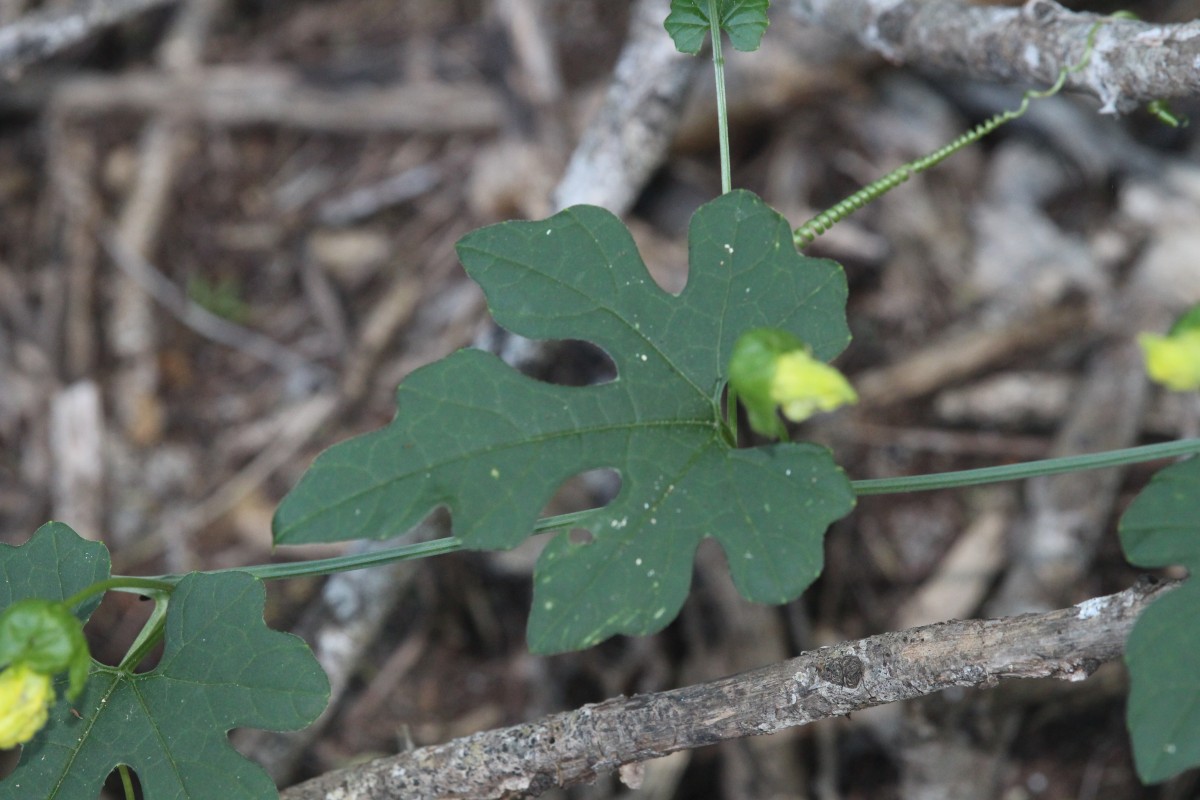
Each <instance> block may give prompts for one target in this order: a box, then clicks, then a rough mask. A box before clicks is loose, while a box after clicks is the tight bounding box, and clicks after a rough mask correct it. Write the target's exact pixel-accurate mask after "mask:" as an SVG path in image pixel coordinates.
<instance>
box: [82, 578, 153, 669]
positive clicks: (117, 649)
mask: <svg viewBox="0 0 1200 800" xmlns="http://www.w3.org/2000/svg"><path fill="white" fill-rule="evenodd" d="M153 611H154V601H153V600H150V599H148V598H145V599H144V598H142V597H141V596H140V595H136V594H130V593H128V592H107V593H106V594H105V595H104V599H103V600H101V602H100V605H99V606H98V607H97V608H96V611H95V612H94V613H93V614H92V617H91V619H89V620H88V623H87V625H85V626H84V629H83V633H84V635H85V636H86V637H87V640H88V649H89V650H91V652H92V658H94V659H96V660H97V661H99V662H100V663H101V664H107V665H108V666H110V667H115V666H117V665H118V664H119V663H120V662H121V659H122V658H124V657H125V653H126V652H128V650H129V647H130V646H131V645H132V644H133V642H134V640H135V639H136V638H137V636H138V633H140V632H141V630H142V626H144V625H145V624H146V621H147V620H148V619H150V614H151V612H153ZM161 657H162V643H161V642H159V644H158V645H157V646H156V647H155V648H154V649H153V650H152V651H151V652H150V654H149V656H147V657H146V658H144V659H143V660H142V663H141V664H139V665H137V669H136V670H135V671H136V672H147V671H149V670H151V669H153V668H154V666H155V665H156V664H158V660H159V658H161Z"/></svg>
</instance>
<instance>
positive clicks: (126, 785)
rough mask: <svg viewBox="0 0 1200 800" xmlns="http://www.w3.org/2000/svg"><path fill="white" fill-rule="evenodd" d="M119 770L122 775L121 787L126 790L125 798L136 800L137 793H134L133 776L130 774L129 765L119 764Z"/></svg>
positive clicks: (126, 799)
mask: <svg viewBox="0 0 1200 800" xmlns="http://www.w3.org/2000/svg"><path fill="white" fill-rule="evenodd" d="M117 772H118V773H119V774H120V775H121V788H122V789H123V790H124V791H125V800H136V798H137V795H135V794H134V793H133V777H132V776H130V774H129V767H128V766H126V765H125V764H117Z"/></svg>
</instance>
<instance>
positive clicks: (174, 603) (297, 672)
mask: <svg viewBox="0 0 1200 800" xmlns="http://www.w3.org/2000/svg"><path fill="white" fill-rule="evenodd" d="M97 547H98V548H99V549H100V550H103V551H104V553H103V555H101V553H100V552H99V551H98V550H97V549H96V548H97ZM101 564H102V565H103V569H102V570H101V569H100V568H99V567H100V565H101ZM29 568H33V570H34V572H35V575H36V577H35V578H34V579H32V580H30V581H25V582H22V583H21V584H20V585H19V586H18V588H17V589H16V591H12V587H11V586H9V587H6V588H7V589H8V590H9V591H8V592H7V598H6V602H12V601H15V600H20V599H24V598H25V597H30V596H32V597H47V598H50V597H54V598H57V599H61V598H62V597H66V596H69V594H71V593H73V591H77V590H78V589H82V588H84V587H85V586H87V585H89V584H91V583H92V582H94V581H96V580H103V579H105V578H107V577H108V555H107V551H106V550H105V549H104V547H103V545H97V544H95V543H92V542H85V541H84V540H83V539H81V538H79V537H78V536H77V535H76V534H75V533H74V532H73V531H71V530H70V529H69V528H67V526H65V525H61V524H58V523H53V527H51V526H43V527H42V528H41V529H39V531H38V533H36V534H35V535H34V537H33V539H31V540H30V541H29V543H27V544H26V545H24V546H22V547H17V548H5V549H0V571H2V572H3V574H5V575H14V574H18V573H21V572H24V571H26V570H27V569H29ZM61 576H66V577H65V578H64V577H61ZM68 586H69V587H70V590H68V589H67V587H68ZM264 599H265V593H264V590H263V585H262V582H261V581H259V580H257V579H255V578H254V577H252V576H250V575H247V574H245V573H239V572H229V573H210V574H202V573H194V574H192V575H188V576H187V577H185V578H183V579H182V580H181V581H180V582H179V584H178V586H177V587H176V589H175V591H174V592H173V593H172V595H171V600H170V606H169V608H168V610H167V618H166V631H165V642H166V645H165V649H164V653H163V657H162V660H161V661H160V663H159V664H158V666H157V667H156V668H155V669H153V670H151V671H150V672H146V673H142V674H131V673H128V672H124V671H121V670H118V669H114V668H112V667H107V666H104V665H102V664H99V663H97V662H94V661H93V662H92V667H91V672H90V675H89V677H88V681H87V684H86V686H85V688H84V690H83V693H82V694H81V695H79V696H78V697H77V698H75V700H74V701H68V700H66V699H65V698H63V699H60V700H59V701H58V702H57V703H56V704H55V705H54V706H53V707H52V708H51V709H50V718H49V722H48V723H47V724H46V727H45V728H43V729H42V730H41V732H39V733H38V735H37V736H35V737H34V739H33V740H32V741H31V742H29V743H28V744H26V745H24V746H23V747H22V752H21V760H20V762H19V763H18V765H17V767H16V769H15V770H14V772H13V773H12V774H11V775H10V776H8V777H7V778H6V779H5V780H3V781H0V800H25V798H30V797H38V798H46V800H78V798H91V797H96V796H98V795H99V794H100V791H101V787H102V786H103V784H104V781H105V778H107V776H108V775H109V773H111V772H112V770H113V769H114V768H116V766H117V765H118V764H126V765H129V766H130V767H131V768H132V769H133V770H134V771H135V772H136V773H137V775H138V779H139V780H140V781H141V784H142V788H143V791H144V792H145V796H146V797H148V798H150V799H151V800H160V798H176V799H177V800H185V799H186V800H226V798H232V799H233V800H267V799H268V798H274V797H277V796H278V792H277V791H276V788H275V784H274V783H273V782H272V780H271V778H270V777H269V776H268V775H267V774H266V772H264V771H263V770H262V768H260V767H259V766H257V765H256V764H253V763H252V762H250V761H247V760H246V759H245V758H243V757H242V756H241V755H239V754H238V753H237V752H236V751H235V750H234V749H233V748H232V747H231V746H230V744H229V740H228V737H227V733H228V731H229V730H230V729H232V728H235V727H258V728H267V729H271V730H291V729H295V728H300V727H303V726H304V725H307V724H309V723H310V722H312V721H313V720H314V719H316V717H317V715H318V714H320V713H321V710H322V709H323V708H324V706H325V703H326V701H327V699H328V696H329V684H328V681H327V679H326V678H325V674H324V673H323V672H322V671H321V668H320V666H319V665H318V664H317V662H316V659H314V658H313V656H312V653H311V652H310V651H309V650H308V647H307V646H306V645H305V644H304V642H303V641H301V640H300V639H299V638H297V637H295V636H292V635H290V634H286V633H280V632H277V631H272V630H270V629H269V628H267V626H266V624H265V623H264V622H263V618H262V614H263V603H264ZM64 684H65V681H59V682H58V690H59V691H58V693H59V695H60V697H61V695H62V689H63V688H64ZM77 715H78V716H77Z"/></svg>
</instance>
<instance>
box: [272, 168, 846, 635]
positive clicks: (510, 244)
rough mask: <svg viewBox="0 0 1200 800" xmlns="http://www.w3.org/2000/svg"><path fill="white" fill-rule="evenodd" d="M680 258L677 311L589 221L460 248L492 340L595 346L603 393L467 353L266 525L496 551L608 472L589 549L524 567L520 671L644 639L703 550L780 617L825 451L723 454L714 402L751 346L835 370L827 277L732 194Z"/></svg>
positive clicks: (347, 445)
mask: <svg viewBox="0 0 1200 800" xmlns="http://www.w3.org/2000/svg"><path fill="white" fill-rule="evenodd" d="M689 251H690V258H689V260H690V273H689V279H688V284H687V287H686V288H685V289H684V291H683V292H682V293H681V294H680V295H679V296H674V295H671V294H669V293H668V292H665V291H663V290H662V289H661V288H660V287H659V286H658V285H657V284H655V282H654V280H653V279H652V278H651V277H650V275H649V273H648V272H647V271H646V267H645V265H644V264H643V263H642V261H641V259H640V257H639V256H638V253H637V249H636V247H635V246H634V242H633V238H632V237H631V236H630V234H629V231H628V230H627V229H626V228H625V226H624V225H623V224H622V223H621V222H620V220H618V219H617V218H616V217H614V216H613V215H612V214H610V213H609V212H607V211H604V210H602V209H599V208H594V207H588V206H579V207H575V208H571V209H568V210H566V211H564V212H562V213H560V214H557V215H556V216H554V217H552V218H550V219H548V220H545V221H542V222H509V223H502V224H499V225H493V226H491V227H488V228H484V229H482V230H479V231H476V232H474V233H472V234H469V235H468V236H466V237H464V238H463V239H462V241H461V242H460V243H459V246H458V252H459V256H460V258H461V259H462V262H463V265H464V266H465V267H466V269H467V272H468V273H469V274H470V275H471V277H472V278H474V279H475V280H476V281H477V282H478V283H479V284H480V285H481V286H482V287H483V290H484V292H485V293H486V295H487V298H488V303H489V306H490V308H491V310H492V313H493V315H494V316H495V318H496V321H497V322H498V323H499V324H501V325H503V326H505V327H507V328H508V329H510V330H512V331H514V332H516V333H519V334H522V335H524V336H529V337H534V338H540V339H552V338H572V339H584V340H587V341H590V342H593V343H595V344H597V345H599V346H600V347H602V348H603V349H604V350H605V351H606V352H607V353H608V354H609V355H610V356H611V357H612V359H613V361H614V362H615V363H616V365H617V371H618V377H617V379H616V380H613V381H611V382H609V383H606V384H603V385H599V386H588V387H565V386H553V385H549V384H545V383H541V382H538V381H535V380H533V379H530V378H527V377H525V376H523V375H521V374H519V373H517V372H515V371H514V370H512V369H510V368H509V367H507V366H506V365H504V364H503V363H502V362H501V361H500V360H499V359H497V358H495V357H494V356H491V355H489V354H487V353H483V352H479V351H473V350H464V351H460V352H458V353H455V354H454V355H452V356H450V357H449V358H446V359H443V360H442V361H440V362H438V363H435V364H432V365H430V366H428V367H425V368H423V369H421V370H418V371H416V372H414V373H413V374H412V375H411V376H409V377H408V378H407V379H406V380H405V381H404V382H403V383H402V384H401V385H400V387H399V389H398V390H397V403H398V406H399V412H398V414H397V416H396V418H395V419H394V420H393V422H392V423H391V424H390V425H389V426H388V427H387V428H385V429H383V430H381V431H376V432H374V433H370V434H367V435H365V436H362V437H359V438H356V439H352V440H350V441H348V442H344V443H342V444H340V445H337V446H335V447H333V448H331V449H330V450H328V451H327V452H325V453H323V454H322V455H321V456H319V457H318V458H317V460H316V462H315V463H314V464H313V466H312V468H311V469H310V470H309V471H308V472H307V473H306V474H305V476H304V477H303V479H302V480H301V481H300V483H299V485H298V486H297V487H296V488H295V489H294V490H293V491H292V492H291V494H289V495H288V496H287V497H286V498H285V499H284V501H283V503H282V504H281V505H280V507H279V509H278V511H277V513H276V517H275V541H276V542H277V543H279V544H294V543H302V542H323V541H336V540H345V539H356V538H376V539H384V538H388V537H392V536H396V535H399V534H401V533H404V532H405V531H406V530H408V529H409V528H411V527H412V526H413V525H415V524H417V523H418V522H420V520H421V519H422V518H423V517H425V516H426V515H427V514H428V513H429V512H430V510H431V509H433V508H435V507H437V506H446V507H448V508H449V509H450V512H451V515H452V519H453V527H454V533H455V534H456V535H457V536H459V537H460V538H461V539H462V540H463V541H464V542H465V543H466V545H467V546H469V547H474V548H507V547H512V546H515V545H516V544H518V543H520V542H521V541H523V540H524V539H525V538H526V537H527V536H528V535H529V533H530V531H531V530H532V529H533V525H534V523H535V521H536V519H537V517H538V514H539V512H540V511H541V509H542V508H543V507H544V506H545V504H546V503H547V501H549V500H550V498H551V496H552V495H553V494H554V493H555V491H556V490H557V488H558V487H559V486H560V485H561V484H562V482H563V481H564V480H565V479H567V478H569V477H571V476H573V475H576V474H578V473H580V472H583V471H585V470H589V469H594V468H601V467H609V468H613V469H615V470H617V471H618V472H619V473H620V475H621V491H620V493H619V494H618V496H617V497H616V498H615V499H614V500H613V501H612V503H610V504H609V505H608V506H606V507H605V508H604V509H603V510H601V511H600V512H598V513H597V514H596V515H595V516H593V517H590V518H589V521H588V523H587V524H586V527H587V529H588V530H589V531H590V532H591V534H592V539H591V541H588V542H572V541H571V540H570V538H569V537H567V536H565V535H562V536H559V537H558V538H557V539H555V540H554V541H553V542H551V543H550V544H549V546H548V547H547V548H546V550H545V551H544V553H543V555H542V557H541V559H540V561H539V563H538V567H537V573H536V576H535V592H534V604H533V612H532V614H531V617H530V623H529V643H530V646H531V647H532V648H533V649H534V650H535V651H539V652H554V651H561V650H567V649H574V648H580V647H586V646H589V645H592V644H595V643H596V642H598V641H600V640H601V639H603V638H605V637H607V636H610V635H612V634H615V633H628V634H645V633H650V632H653V631H656V630H658V629H660V628H662V627H663V626H664V625H666V624H667V623H668V622H670V621H671V619H673V618H674V616H675V615H676V613H677V611H678V609H679V606H680V605H681V603H682V602H683V598H684V596H685V595H686V593H687V588H688V585H689V583H690V579H691V572H692V560H693V552H694V550H695V548H696V545H697V544H698V542H699V541H700V540H701V539H702V538H703V537H705V536H713V537H715V538H716V539H717V540H718V541H719V542H720V543H721V544H722V545H723V547H724V549H725V552H726V554H727V555H728V558H729V564H730V568H731V571H732V574H733V579H734V582H735V583H736V584H737V587H738V588H739V590H740V591H741V592H742V594H743V595H745V596H746V597H747V598H750V599H752V600H756V601H760V602H772V603H779V602H784V601H787V600H790V599H792V598H794V597H796V596H797V595H798V594H799V593H800V592H801V591H803V589H804V588H805V587H806V586H808V585H809V583H811V582H812V581H813V580H814V579H815V578H816V576H817V575H818V574H819V572H820V568H821V563H822V555H823V544H822V540H823V534H824V531H825V529H826V527H827V526H828V525H829V523H830V522H831V521H832V520H834V519H837V518H838V517H841V516H842V515H844V514H845V513H847V512H848V511H849V509H850V508H851V507H852V505H853V503H854V496H853V492H852V491H851V489H850V486H849V482H848V481H847V480H846V477H845V475H844V474H843V473H842V471H841V470H840V469H839V468H838V467H837V466H836V465H835V464H834V463H833V461H832V459H831V458H830V456H829V454H828V452H827V451H825V450H824V449H822V448H819V447H816V446H813V445H807V444H783V445H776V446H772V447H765V448H757V449H753V450H737V449H735V448H733V447H731V446H730V444H729V443H728V442H727V441H726V438H725V436H724V435H723V425H722V421H721V415H720V413H719V409H718V403H719V395H720V391H721V387H722V385H723V382H724V379H725V376H724V371H725V365H726V364H727V362H728V358H729V353H730V350H731V348H732V347H733V344H734V342H735V340H736V339H737V337H738V335H739V334H740V333H741V332H742V331H745V330H747V329H749V328H755V327H778V328H784V329H786V330H789V331H792V332H793V333H795V334H796V335H797V336H799V337H800V338H801V339H803V340H804V341H806V342H807V343H809V344H810V345H811V346H812V347H813V350H814V352H815V353H816V355H817V356H819V357H821V358H824V359H829V358H831V357H833V356H834V355H836V354H837V353H838V352H839V351H840V350H841V349H842V348H843V347H844V346H845V344H846V342H847V341H848V339H849V335H848V331H847V329H846V324H845V302H846V283H845V277H844V275H843V273H842V271H841V268H840V267H839V266H838V265H837V264H835V263H833V262H831V261H826V260H820V259H812V258H805V257H802V256H800V255H799V254H798V253H797V252H796V251H795V248H794V247H793V245H792V238H791V230H790V227H789V225H788V223H787V221H786V220H784V219H783V218H782V217H780V216H779V215H778V214H776V213H775V212H774V211H772V210H771V209H770V208H768V207H767V206H766V205H765V204H764V203H762V201H761V200H759V199H758V198H757V197H755V196H754V195H752V194H750V193H748V192H732V193H730V194H727V195H724V196H723V197H721V198H719V199H717V200H715V201H713V202H711V203H709V204H707V205H706V206H704V207H703V208H701V209H700V210H699V211H698V212H697V213H696V215H695V217H694V218H693V220H692V225H691V229H690V234H689Z"/></svg>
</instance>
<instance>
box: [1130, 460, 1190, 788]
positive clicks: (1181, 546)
mask: <svg viewBox="0 0 1200 800" xmlns="http://www.w3.org/2000/svg"><path fill="white" fill-rule="evenodd" d="M1120 536H1121V545H1122V547H1123V548H1124V549H1125V555H1126V557H1127V558H1128V559H1129V560H1130V562H1132V563H1134V564H1137V565H1139V566H1143V567H1165V566H1169V565H1172V564H1183V565H1184V566H1186V567H1187V568H1188V570H1189V571H1190V572H1192V573H1193V574H1195V573H1196V571H1197V570H1200V458H1190V459H1188V460H1187V461H1183V462H1181V463H1179V464H1175V465H1173V466H1171V467H1168V468H1167V469H1164V470H1162V471H1161V472H1159V473H1158V474H1157V475H1155V476H1154V479H1153V480H1151V481H1150V484H1149V485H1148V486H1147V487H1146V488H1145V489H1144V490H1143V491H1142V492H1141V493H1140V494H1139V495H1138V496H1137V499H1135V500H1134V502H1133V503H1132V504H1130V506H1129V509H1128V510H1127V511H1126V512H1125V514H1124V516H1123V517H1122V518H1121V524H1120ZM1198 616H1200V586H1198V585H1197V584H1196V581H1195V579H1194V578H1193V579H1192V580H1189V581H1188V582H1187V583H1185V584H1184V585H1183V586H1182V587H1180V588H1179V589H1176V590H1174V591H1172V592H1171V593H1169V594H1167V595H1165V596H1163V597H1161V598H1159V599H1158V600H1156V601H1155V602H1154V603H1153V604H1152V605H1151V606H1150V607H1149V608H1148V609H1146V610H1145V611H1144V612H1143V613H1142V615H1141V616H1140V617H1139V618H1138V620H1137V622H1136V623H1135V624H1134V627H1133V631H1132V632H1130V634H1129V640H1128V642H1127V643H1126V645H1125V662H1126V664H1127V665H1128V667H1129V676H1130V683H1131V686H1130V691H1129V703H1128V709H1127V715H1126V716H1127V723H1128V726H1129V733H1130V737H1131V739H1132V741H1133V755H1134V762H1135V764H1136V766H1137V771H1138V775H1139V776H1140V777H1141V779H1142V781H1143V782H1146V783H1157V782H1158V781H1163V780H1166V779H1167V778H1170V777H1172V776H1174V775H1177V774H1179V773H1180V772H1182V771H1184V770H1186V769H1191V768H1192V767H1196V766H1200V628H1198V627H1197V626H1196V619H1197V617H1198Z"/></svg>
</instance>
